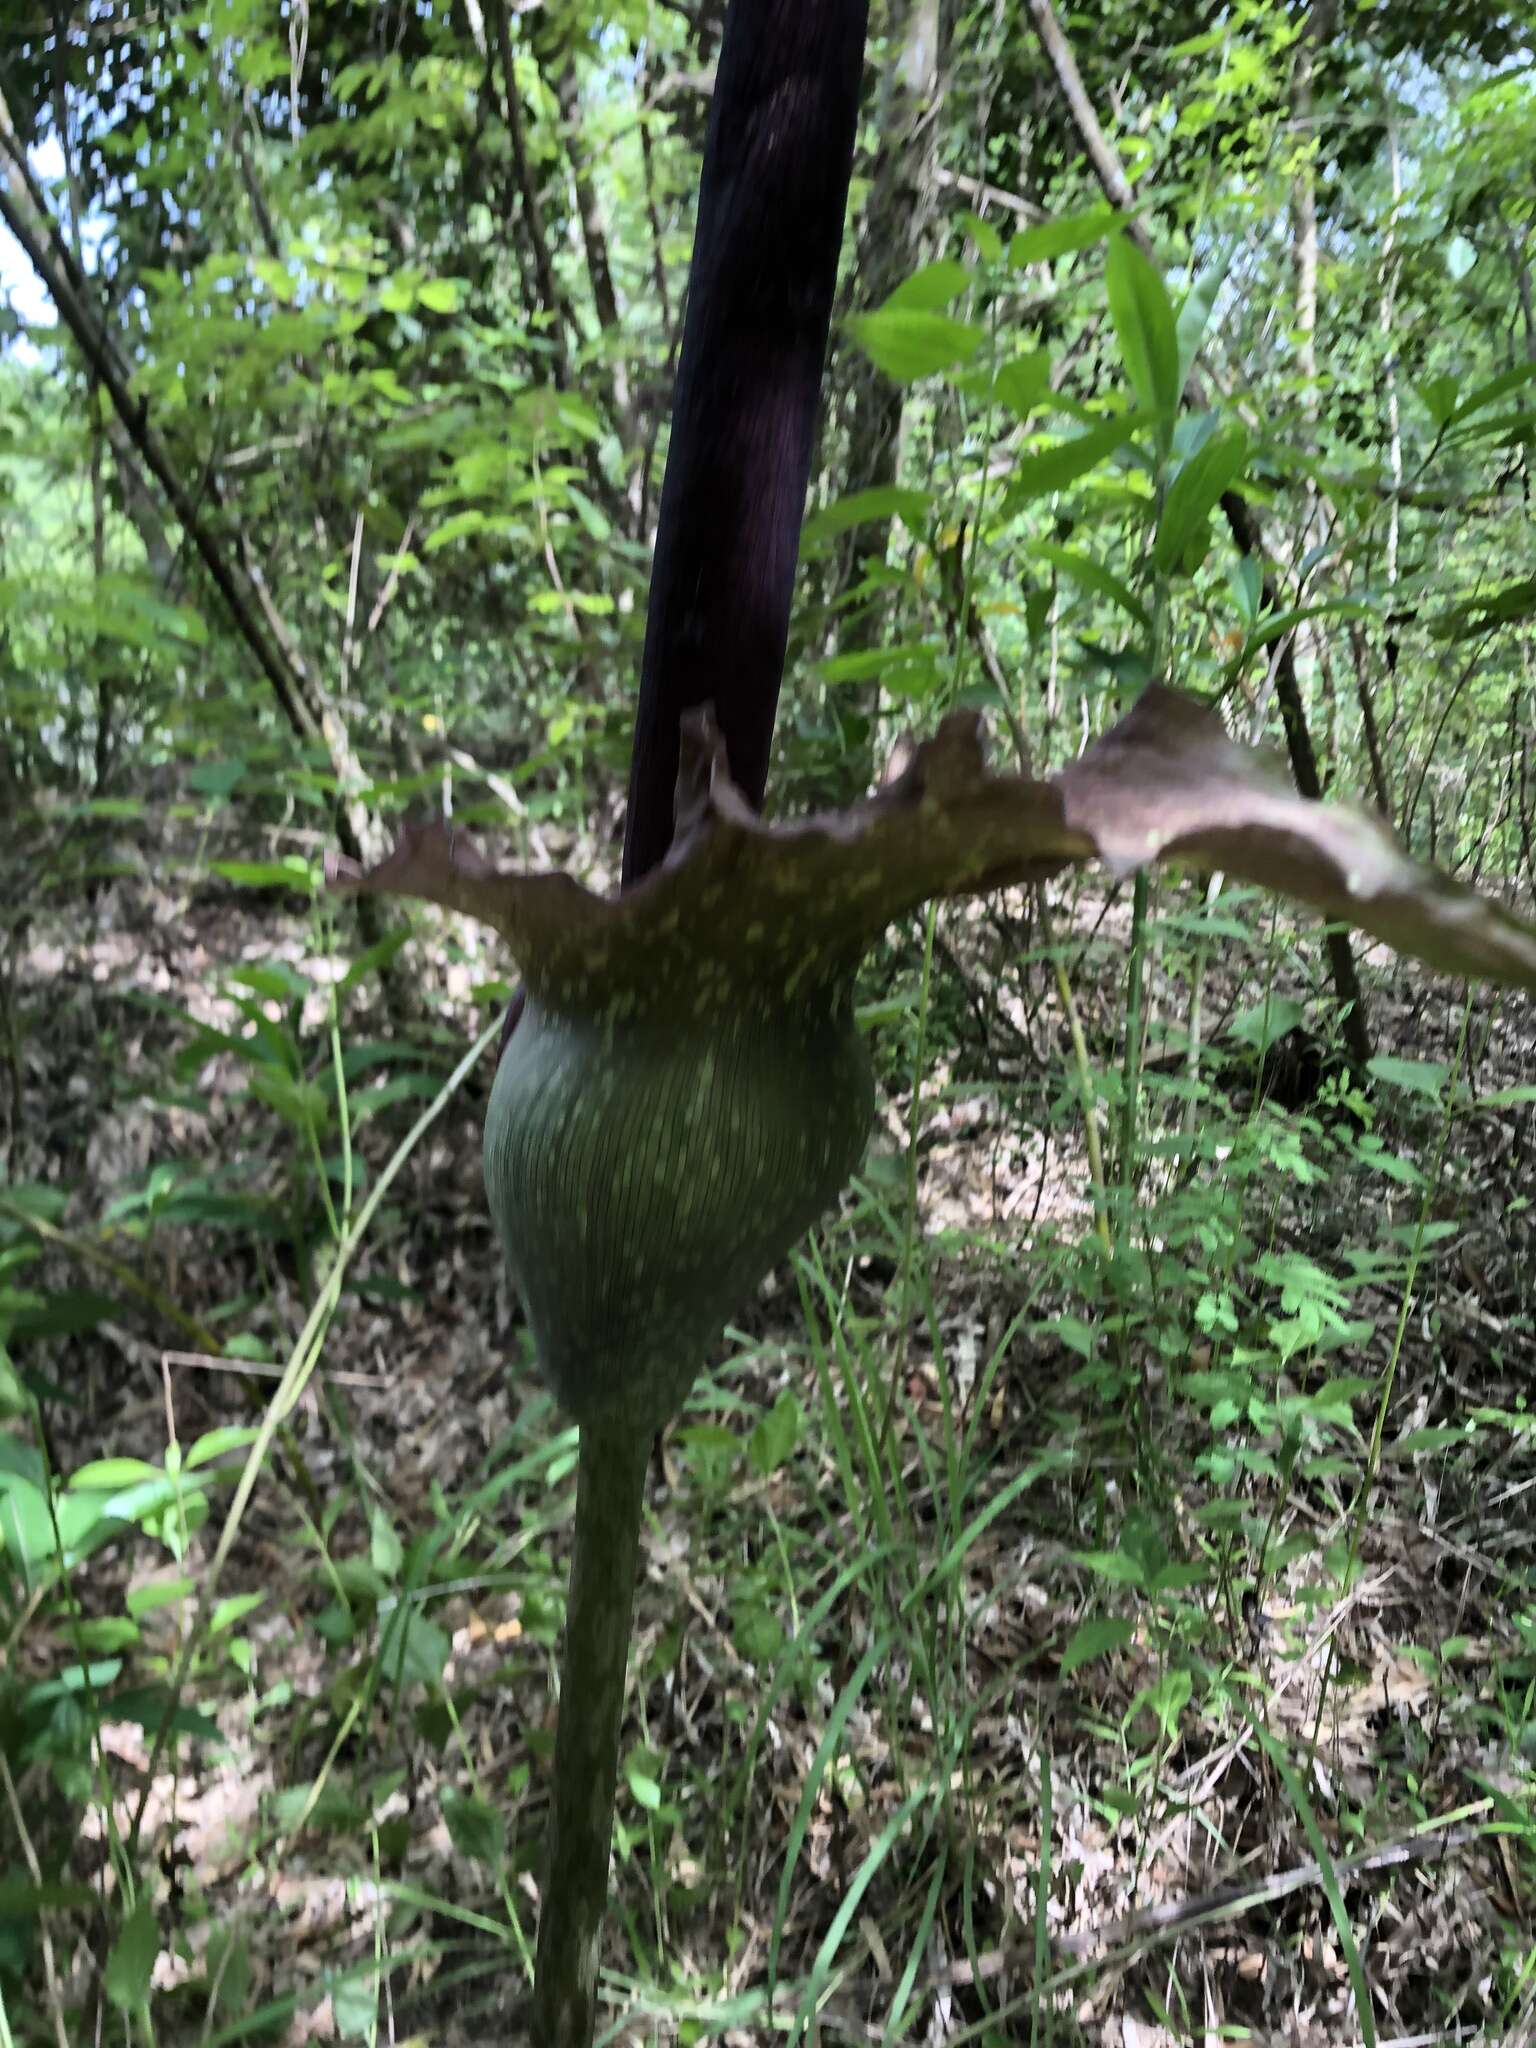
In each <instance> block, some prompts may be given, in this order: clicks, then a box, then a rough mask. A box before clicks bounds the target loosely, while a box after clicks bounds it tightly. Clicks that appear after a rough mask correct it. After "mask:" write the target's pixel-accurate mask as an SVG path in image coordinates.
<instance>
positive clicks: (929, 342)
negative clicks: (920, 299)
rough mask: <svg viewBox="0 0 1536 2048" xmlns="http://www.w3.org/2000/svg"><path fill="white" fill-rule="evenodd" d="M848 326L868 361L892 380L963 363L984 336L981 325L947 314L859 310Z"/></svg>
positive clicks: (914, 378)
mask: <svg viewBox="0 0 1536 2048" xmlns="http://www.w3.org/2000/svg"><path fill="white" fill-rule="evenodd" d="M848 330H849V332H850V333H851V334H852V336H853V338H854V340H855V341H856V342H857V343H858V345H859V347H860V348H862V349H863V351H864V353H865V354H866V355H867V356H868V357H869V359H870V361H871V362H872V363H873V364H874V365H875V367H876V368H877V369H879V370H883V371H884V372H885V374H886V376H887V377H889V378H890V379H891V380H892V382H893V383H896V384H913V383H916V381H917V380H918V379H919V378H920V377H932V376H934V375H936V374H937V373H938V372H939V371H940V370H951V369H953V368H955V366H956V365H957V364H959V363H968V362H969V361H970V360H971V357H972V356H974V355H975V353H976V351H977V350H978V349H979V348H980V347H981V344H982V343H983V341H985V340H986V329H985V328H984V327H979V326H977V325H976V324H975V323H974V322H973V321H969V320H954V319H951V317H950V316H949V314H947V313H919V312H908V311H904V310H902V309H900V308H897V309H896V310H895V311H886V310H885V309H883V308H882V309H881V310H880V311H879V312H876V313H861V314H857V315H855V316H854V318H853V319H851V320H850V321H849V322H848Z"/></svg>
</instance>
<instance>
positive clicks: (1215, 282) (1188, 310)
mask: <svg viewBox="0 0 1536 2048" xmlns="http://www.w3.org/2000/svg"><path fill="white" fill-rule="evenodd" d="M1231 261H1232V259H1231V255H1230V254H1226V255H1222V256H1219V257H1218V258H1217V259H1216V261H1215V262H1214V263H1208V264H1207V265H1206V267H1205V269H1204V270H1202V271H1201V273H1200V275H1199V276H1198V277H1197V278H1196V279H1195V281H1194V283H1193V284H1192V285H1191V286H1190V288H1189V290H1188V291H1187V292H1186V293H1185V294H1184V299H1183V303H1182V304H1181V305H1180V307H1179V314H1178V319H1177V321H1176V322H1175V332H1176V334H1177V336H1178V344H1179V388H1180V390H1181V391H1182V390H1183V388H1184V386H1185V384H1187V383H1188V381H1189V373H1190V371H1191V370H1192V369H1193V368H1194V365H1195V357H1196V356H1197V355H1198V354H1199V353H1200V345H1201V343H1202V342H1203V341H1204V339H1205V331H1206V329H1207V327H1209V326H1210V324H1211V314H1212V313H1213V312H1214V310H1215V307H1216V300H1217V298H1218V296H1219V295H1220V292H1221V288H1222V286H1223V285H1224V284H1225V283H1226V280H1227V271H1228V269H1229V268H1230V266H1231Z"/></svg>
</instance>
